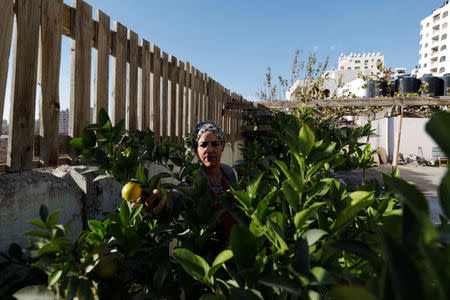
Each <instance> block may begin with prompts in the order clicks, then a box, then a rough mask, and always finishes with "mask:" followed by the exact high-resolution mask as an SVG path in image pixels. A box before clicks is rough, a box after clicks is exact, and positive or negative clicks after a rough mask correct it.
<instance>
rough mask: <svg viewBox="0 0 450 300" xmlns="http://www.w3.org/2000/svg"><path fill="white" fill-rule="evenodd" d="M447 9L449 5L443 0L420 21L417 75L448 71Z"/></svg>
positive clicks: (449, 34) (440, 73)
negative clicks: (441, 3)
mask: <svg viewBox="0 0 450 300" xmlns="http://www.w3.org/2000/svg"><path fill="white" fill-rule="evenodd" d="M449 10H450V5H449V3H448V1H445V2H444V4H443V5H442V6H441V7H440V8H438V9H435V10H433V12H432V13H431V15H429V16H428V17H426V18H425V19H423V20H422V21H421V22H420V50H419V55H420V58H419V70H418V73H417V76H418V77H421V76H422V75H423V74H428V73H430V74H433V75H435V76H442V75H444V74H445V73H450V61H449V59H450V57H449V54H450V52H449V49H448V47H447V44H448V39H449V38H450V27H449V22H450V17H449V16H448V13H449ZM447 57H449V58H448V59H447Z"/></svg>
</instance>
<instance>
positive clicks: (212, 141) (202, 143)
mask: <svg viewBox="0 0 450 300" xmlns="http://www.w3.org/2000/svg"><path fill="white" fill-rule="evenodd" d="M197 145H198V146H197V154H198V157H199V158H200V160H201V162H202V163H203V165H204V166H205V167H207V168H214V167H220V158H221V157H222V151H223V148H222V144H221V142H220V139H219V138H218V137H217V136H216V135H215V134H214V133H213V132H212V131H206V132H205V133H203V134H202V136H201V137H200V139H199V140H198V144H197Z"/></svg>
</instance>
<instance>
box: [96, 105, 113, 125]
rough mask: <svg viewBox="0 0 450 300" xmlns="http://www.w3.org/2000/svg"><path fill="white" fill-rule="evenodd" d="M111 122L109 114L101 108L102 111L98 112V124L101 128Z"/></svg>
mask: <svg viewBox="0 0 450 300" xmlns="http://www.w3.org/2000/svg"><path fill="white" fill-rule="evenodd" d="M108 121H110V120H109V116H108V113H107V112H106V111H105V110H104V109H103V107H102V108H100V111H99V112H98V123H99V125H100V126H104V125H105V124H106V122H108Z"/></svg>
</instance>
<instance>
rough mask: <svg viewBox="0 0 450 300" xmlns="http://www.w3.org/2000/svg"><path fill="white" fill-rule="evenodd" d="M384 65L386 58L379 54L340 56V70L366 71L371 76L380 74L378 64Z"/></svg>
mask: <svg viewBox="0 0 450 300" xmlns="http://www.w3.org/2000/svg"><path fill="white" fill-rule="evenodd" d="M380 62H381V63H382V64H383V66H384V56H383V55H380V52H378V53H363V54H360V53H350V55H344V53H342V54H341V55H340V56H339V67H338V69H339V70H364V71H368V72H370V73H371V74H378V75H379V73H380V71H379V70H378V69H377V64H379V63H380Z"/></svg>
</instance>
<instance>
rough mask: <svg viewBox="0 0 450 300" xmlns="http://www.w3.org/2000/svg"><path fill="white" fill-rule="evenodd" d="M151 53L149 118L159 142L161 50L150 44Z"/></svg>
mask: <svg viewBox="0 0 450 300" xmlns="http://www.w3.org/2000/svg"><path fill="white" fill-rule="evenodd" d="M151 50H152V55H153V63H152V64H153V80H152V93H151V108H152V110H151V119H152V130H153V131H154V132H155V141H156V143H157V144H159V141H160V138H161V121H160V116H161V109H160V108H161V104H160V99H161V93H160V92H161V90H160V83H161V52H160V50H159V48H158V46H156V45H152V46H151Z"/></svg>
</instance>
